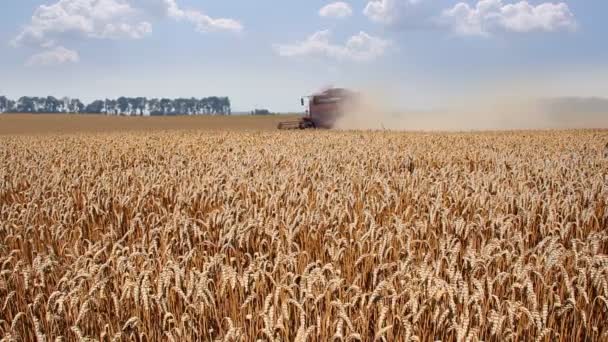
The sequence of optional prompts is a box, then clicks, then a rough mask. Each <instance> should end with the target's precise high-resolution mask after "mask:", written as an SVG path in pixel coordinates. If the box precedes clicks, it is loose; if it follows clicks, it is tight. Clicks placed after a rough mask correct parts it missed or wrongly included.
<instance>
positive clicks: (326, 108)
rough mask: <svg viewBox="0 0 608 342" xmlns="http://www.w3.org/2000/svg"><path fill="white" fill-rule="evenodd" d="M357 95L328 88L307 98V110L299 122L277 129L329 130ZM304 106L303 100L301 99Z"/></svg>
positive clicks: (287, 122)
mask: <svg viewBox="0 0 608 342" xmlns="http://www.w3.org/2000/svg"><path fill="white" fill-rule="evenodd" d="M357 97H358V96H357V94H356V93H354V92H352V91H350V90H347V89H343V88H330V89H327V90H325V91H322V92H320V93H317V94H314V95H311V96H307V97H306V98H308V110H307V111H306V115H305V116H304V117H302V118H301V119H300V120H294V121H284V122H281V123H279V126H278V128H279V129H307V128H326V129H331V128H333V127H334V125H335V124H336V121H337V120H338V119H339V118H340V117H341V116H342V115H344V111H345V110H347V107H348V106H349V105H353V104H354V102H355V101H356V99H357ZM301 102H302V106H304V98H302V99H301Z"/></svg>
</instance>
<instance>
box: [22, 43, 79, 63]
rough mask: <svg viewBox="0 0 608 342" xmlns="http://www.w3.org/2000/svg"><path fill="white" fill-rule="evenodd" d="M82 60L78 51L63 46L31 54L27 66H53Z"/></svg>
mask: <svg viewBox="0 0 608 342" xmlns="http://www.w3.org/2000/svg"><path fill="white" fill-rule="evenodd" d="M79 60H80V56H79V55H78V52H76V51H74V50H69V49H66V48H64V47H63V46H57V47H55V48H52V49H49V50H46V51H43V52H41V53H38V54H35V55H33V56H31V57H30V58H29V59H28V60H27V62H26V65H27V66H51V65H58V64H65V63H77V62H78V61H79Z"/></svg>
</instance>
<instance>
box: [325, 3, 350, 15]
mask: <svg viewBox="0 0 608 342" xmlns="http://www.w3.org/2000/svg"><path fill="white" fill-rule="evenodd" d="M319 15H320V16H321V17H326V18H346V17H350V16H351V15H353V9H352V8H351V7H350V5H349V4H347V3H346V2H343V1H337V2H333V3H331V4H328V5H325V6H323V7H322V8H321V9H320V10H319Z"/></svg>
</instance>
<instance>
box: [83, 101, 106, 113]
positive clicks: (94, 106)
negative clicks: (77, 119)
mask: <svg viewBox="0 0 608 342" xmlns="http://www.w3.org/2000/svg"><path fill="white" fill-rule="evenodd" d="M103 107H104V102H103V101H101V100H96V101H93V102H91V103H90V104H89V105H88V106H86V107H85V109H84V112H85V113H89V114H101V113H102V112H103Z"/></svg>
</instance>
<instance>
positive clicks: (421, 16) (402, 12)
mask: <svg viewBox="0 0 608 342" xmlns="http://www.w3.org/2000/svg"><path fill="white" fill-rule="evenodd" d="M432 2H433V1H430V0H370V1H369V2H368V3H367V5H366V6H365V9H364V10H363V14H365V15H366V16H367V17H368V18H369V19H370V20H372V21H374V22H378V23H382V24H386V25H406V26H419V25H420V23H421V22H423V21H426V20H427V19H428V15H427V14H426V13H425V12H426V11H427V10H428V8H429V4H430V3H432Z"/></svg>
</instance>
